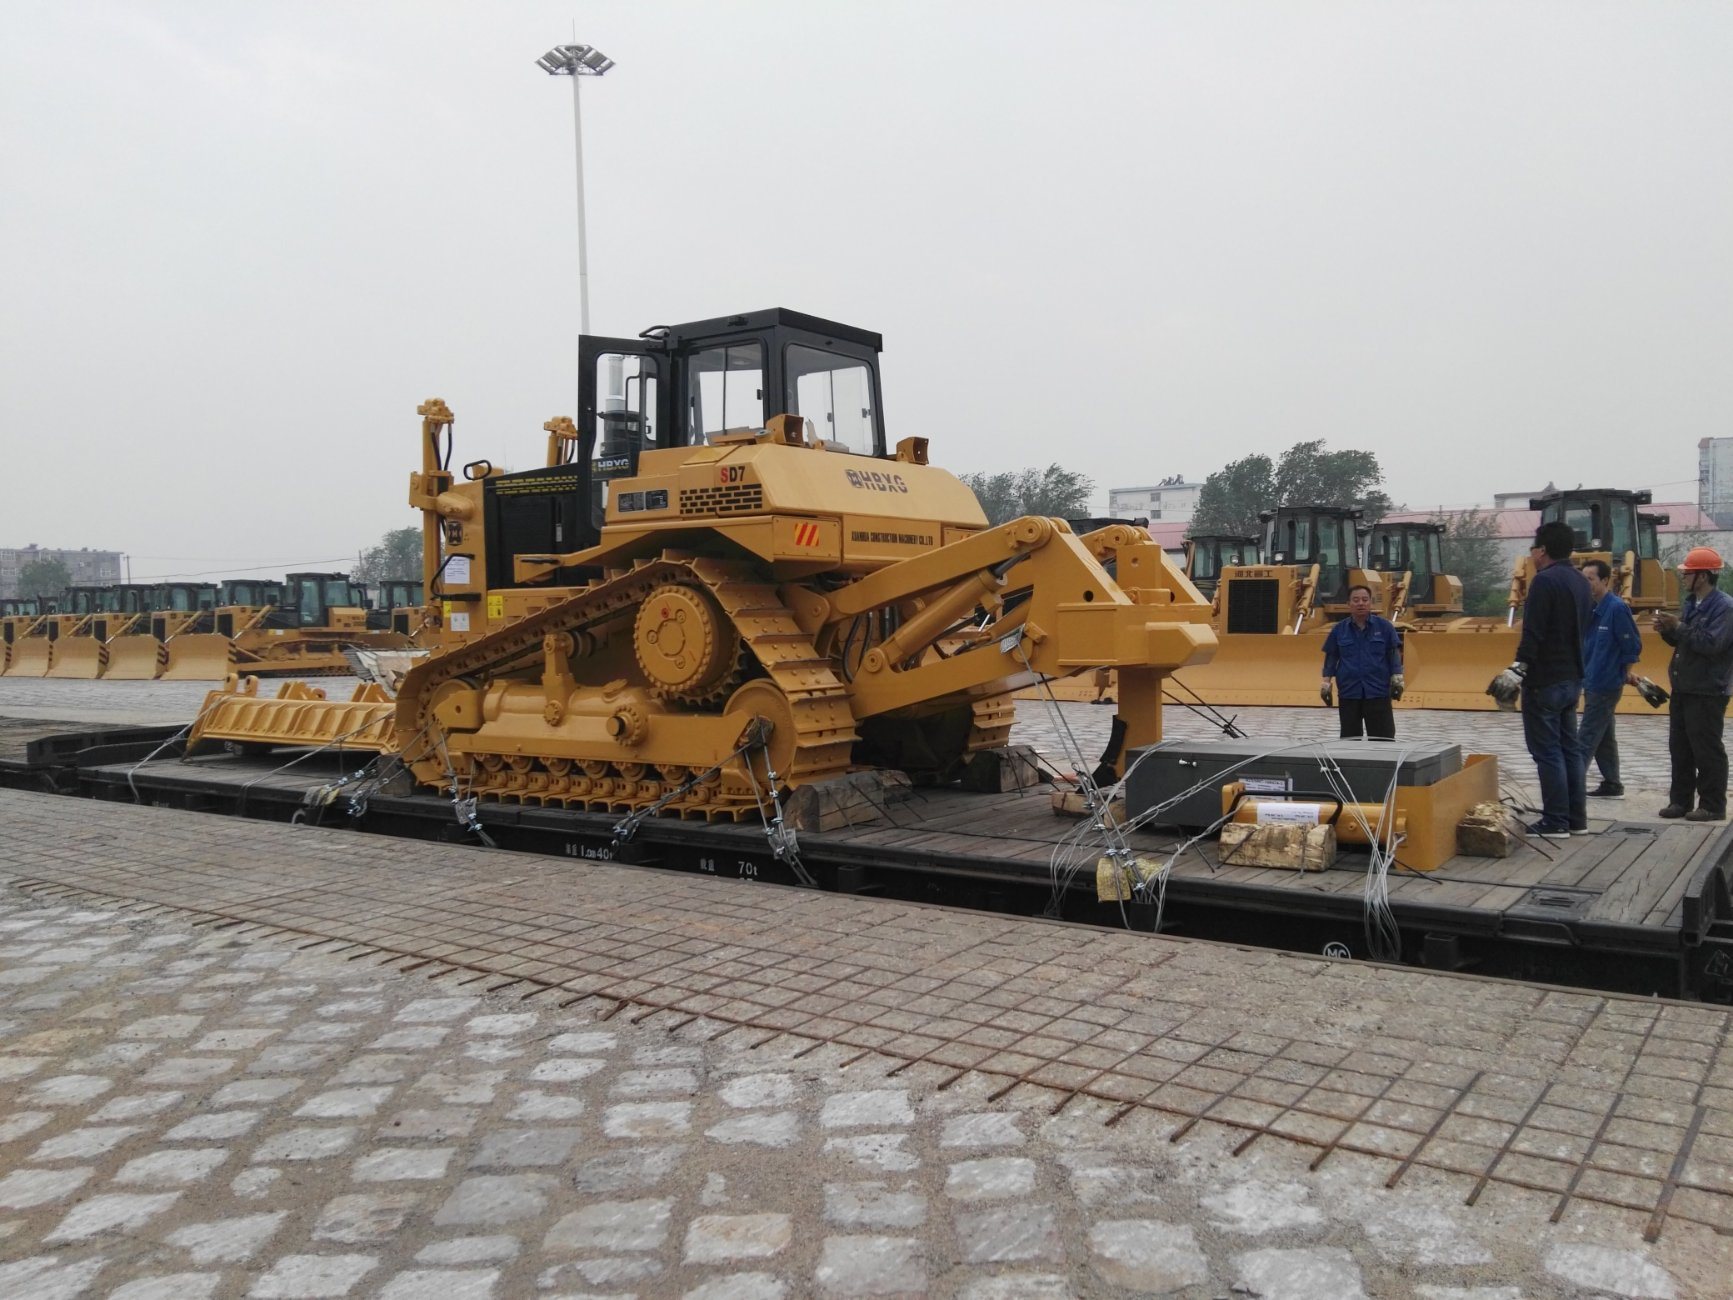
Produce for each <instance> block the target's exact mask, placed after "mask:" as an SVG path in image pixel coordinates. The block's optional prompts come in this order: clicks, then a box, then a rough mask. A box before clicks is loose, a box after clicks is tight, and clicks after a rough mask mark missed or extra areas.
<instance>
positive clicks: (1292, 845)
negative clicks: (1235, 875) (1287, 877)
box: [1218, 822, 1336, 871]
mask: <svg viewBox="0 0 1733 1300" xmlns="http://www.w3.org/2000/svg"><path fill="white" fill-rule="evenodd" d="M1335 860H1336V828H1335V827H1333V826H1284V825H1279V824H1270V823H1266V824H1263V825H1259V824H1258V823H1255V822H1228V823H1227V824H1226V825H1225V826H1223V827H1222V834H1221V851H1220V853H1219V855H1218V861H1220V863H1221V864H1222V866H1224V867H1281V868H1286V869H1287V870H1289V871H1322V870H1324V868H1325V867H1328V866H1329V865H1330V864H1331V863H1333V862H1334V861H1335Z"/></svg>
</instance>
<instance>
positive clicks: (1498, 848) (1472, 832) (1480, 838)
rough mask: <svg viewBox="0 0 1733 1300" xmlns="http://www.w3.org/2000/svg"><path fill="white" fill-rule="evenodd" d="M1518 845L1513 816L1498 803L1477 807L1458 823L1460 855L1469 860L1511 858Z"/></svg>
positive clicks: (1480, 804) (1457, 844) (1457, 849)
mask: <svg viewBox="0 0 1733 1300" xmlns="http://www.w3.org/2000/svg"><path fill="white" fill-rule="evenodd" d="M1515 841H1516V837H1515V836H1514V835H1512V834H1511V833H1510V817H1509V813H1508V811H1507V810H1506V808H1505V806H1504V805H1503V804H1501V803H1499V802H1497V801H1496V800H1493V801H1491V802H1489V803H1477V804H1475V805H1474V807H1472V808H1470V809H1469V810H1468V812H1467V814H1466V815H1465V816H1464V817H1463V819H1462V820H1461V821H1459V822H1457V823H1456V851H1457V852H1458V853H1460V854H1462V855H1463V856H1464V857H1467V858H1508V857H1509V856H1510V853H1511V850H1512V849H1513V848H1514V847H1515Z"/></svg>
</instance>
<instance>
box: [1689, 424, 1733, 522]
mask: <svg viewBox="0 0 1733 1300" xmlns="http://www.w3.org/2000/svg"><path fill="white" fill-rule="evenodd" d="M1697 508H1698V509H1699V510H1701V511H1702V512H1703V513H1704V514H1706V515H1708V516H1709V517H1710V518H1711V519H1713V520H1714V521H1715V525H1716V527H1718V528H1733V438H1699V439H1698V440H1697Z"/></svg>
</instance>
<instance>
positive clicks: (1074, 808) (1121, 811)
mask: <svg viewBox="0 0 1733 1300" xmlns="http://www.w3.org/2000/svg"><path fill="white" fill-rule="evenodd" d="M1107 811H1108V813H1109V814H1110V815H1111V816H1112V818H1113V820H1114V821H1115V822H1117V823H1120V824H1122V825H1123V824H1124V822H1125V799H1124V797H1123V796H1122V797H1120V798H1118V799H1113V800H1110V801H1109V802H1108V805H1107ZM1053 815H1054V816H1055V817H1087V816H1088V815H1089V805H1088V804H1086V803H1084V802H1083V791H1081V790H1079V789H1078V788H1077V787H1076V786H1074V785H1060V784H1055V785H1054V787H1053Z"/></svg>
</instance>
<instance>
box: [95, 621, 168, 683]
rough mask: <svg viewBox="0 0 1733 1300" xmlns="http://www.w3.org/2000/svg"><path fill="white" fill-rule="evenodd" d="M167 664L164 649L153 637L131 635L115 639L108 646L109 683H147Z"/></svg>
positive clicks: (160, 673) (166, 654)
mask: <svg viewBox="0 0 1733 1300" xmlns="http://www.w3.org/2000/svg"><path fill="white" fill-rule="evenodd" d="M167 662H168V648H167V647H166V646H164V645H163V643H162V642H161V641H158V640H157V639H156V638H155V637H154V636H150V635H149V634H147V633H134V634H132V635H130V636H117V637H115V638H114V639H113V640H111V641H110V642H109V643H108V671H107V672H105V673H104V674H103V677H104V678H105V679H107V680H109V681H121V682H148V681H154V680H155V679H156V678H158V677H161V676H162V670H163V668H164V667H165V666H166V664H167Z"/></svg>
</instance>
